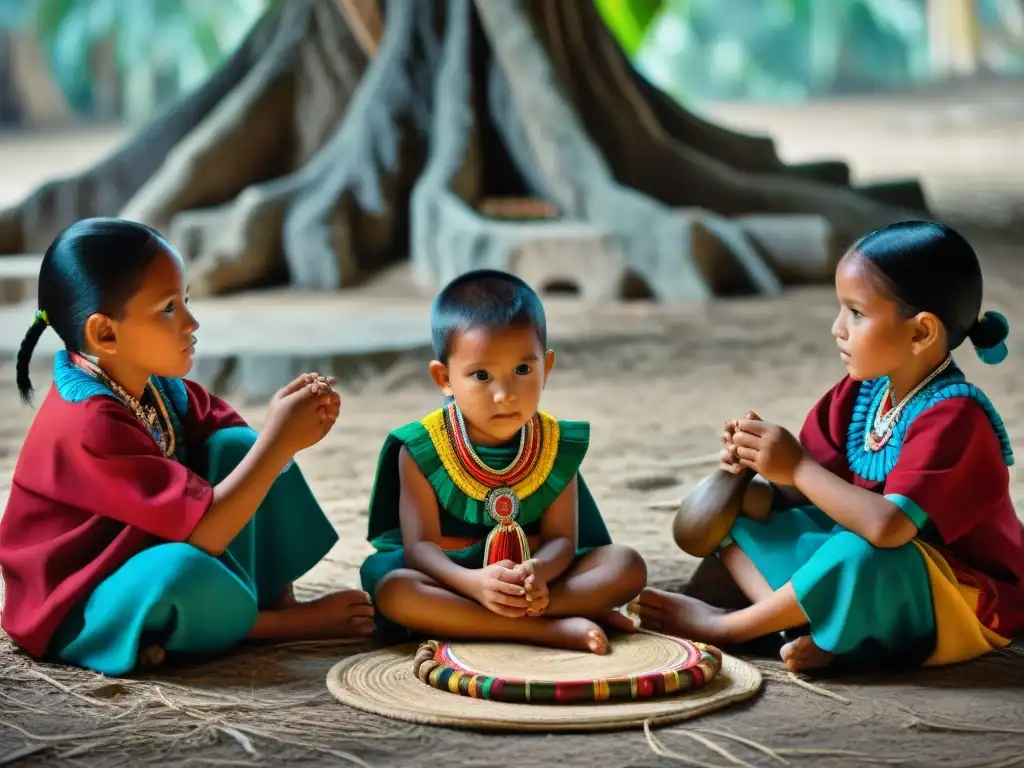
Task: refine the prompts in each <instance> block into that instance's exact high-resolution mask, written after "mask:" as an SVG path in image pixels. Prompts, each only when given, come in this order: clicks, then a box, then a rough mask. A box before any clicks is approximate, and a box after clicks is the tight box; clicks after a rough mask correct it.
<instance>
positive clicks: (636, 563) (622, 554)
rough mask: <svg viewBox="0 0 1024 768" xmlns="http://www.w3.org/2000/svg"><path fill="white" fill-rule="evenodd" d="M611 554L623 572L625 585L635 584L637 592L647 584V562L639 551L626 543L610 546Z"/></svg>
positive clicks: (620, 571)
mask: <svg viewBox="0 0 1024 768" xmlns="http://www.w3.org/2000/svg"><path fill="white" fill-rule="evenodd" d="M609 549H610V550H611V552H610V555H611V557H612V558H613V562H615V564H616V567H617V568H616V569H617V570H618V571H619V573H620V574H621V577H622V580H623V585H626V584H629V585H631V586H633V585H635V586H636V590H637V592H639V591H640V590H642V589H643V588H644V587H646V586H647V562H646V561H645V560H644V559H643V557H642V556H641V555H640V553H639V552H637V551H636V550H635V549H633V548H632V547H627V546H626V545H625V544H612V545H610V546H609Z"/></svg>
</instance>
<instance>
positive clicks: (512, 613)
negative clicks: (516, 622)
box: [474, 560, 530, 619]
mask: <svg viewBox="0 0 1024 768" xmlns="http://www.w3.org/2000/svg"><path fill="white" fill-rule="evenodd" d="M476 580H477V581H476V594H475V595H474V597H475V598H476V601H477V602H478V603H480V604H481V605H482V606H483V607H484V608H486V609H487V610H489V611H491V612H493V613H496V614H498V615H499V616H508V617H510V618H513V619H518V618H520V617H522V616H525V615H526V610H527V609H528V608H529V607H530V601H529V600H527V599H526V588H525V587H524V586H523V574H522V573H521V572H520V571H518V570H516V569H515V563H513V562H512V561H511V560H502V561H500V562H497V563H492V564H491V565H488V566H487V567H485V568H481V569H480V570H479V571H477V572H476Z"/></svg>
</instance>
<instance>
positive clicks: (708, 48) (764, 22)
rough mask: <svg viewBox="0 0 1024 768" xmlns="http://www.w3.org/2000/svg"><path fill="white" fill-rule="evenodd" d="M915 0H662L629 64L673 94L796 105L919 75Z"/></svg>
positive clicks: (921, 42)
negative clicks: (841, 90)
mask: <svg viewBox="0 0 1024 768" xmlns="http://www.w3.org/2000/svg"><path fill="white" fill-rule="evenodd" d="M924 10H925V9H924V2H923V0H728V2H723V1H722V0H665V4H664V6H663V8H662V11H661V13H660V14H659V15H658V17H657V18H656V19H655V20H654V21H653V22H652V26H651V29H650V31H649V33H648V35H647V37H646V38H645V42H644V44H643V46H641V48H640V49H639V50H638V51H637V54H636V57H635V60H636V63H637V65H638V66H639V67H640V68H641V69H643V70H644V71H645V72H647V73H648V74H649V75H650V76H651V77H652V79H653V80H655V82H657V83H658V84H659V85H660V86H661V87H662V88H665V89H666V90H668V91H670V92H672V93H673V94H674V95H675V96H676V97H677V98H741V99H742V98H755V99H758V98H760V99H770V100H800V99H803V98H806V97H808V96H812V95H818V94H821V93H829V92H833V91H834V90H835V89H836V88H842V87H878V86H889V85H899V84H908V83H912V82H917V81H920V80H921V79H922V78H924V77H926V76H927V40H926V37H925V17H924Z"/></svg>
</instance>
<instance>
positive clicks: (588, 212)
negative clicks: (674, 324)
mask: <svg viewBox="0 0 1024 768" xmlns="http://www.w3.org/2000/svg"><path fill="white" fill-rule="evenodd" d="M282 6H283V8H282V9H281V10H279V11H277V12H274V13H271V14H270V15H268V16H267V17H266V18H265V19H263V20H262V22H261V23H260V24H259V25H258V26H257V27H256V29H255V30H254V31H253V32H252V33H251V34H250V36H249V37H248V38H247V40H246V41H245V42H244V43H243V45H242V46H241V47H240V49H239V50H238V51H237V52H236V53H235V54H234V55H233V56H232V57H231V58H230V59H229V60H228V61H227V62H226V63H225V65H224V66H223V67H222V68H221V70H220V71H219V72H217V73H216V74H215V75H214V76H213V77H212V78H211V79H210V80H209V82H207V83H206V85H205V86H204V87H203V88H201V89H199V90H198V91H197V92H195V93H194V94H191V95H189V96H188V97H186V98H184V99H183V100H182V101H181V102H180V103H179V104H177V105H176V106H175V107H174V108H172V109H171V110H170V111H169V112H168V114H166V115H165V116H163V117H161V118H159V119H157V120H155V121H154V122H153V123H152V125H150V126H149V127H148V128H147V129H145V130H144V131H142V132H141V133H139V134H138V135H137V136H135V137H134V138H133V139H132V140H131V141H130V142H128V143H127V144H126V145H125V146H124V147H122V148H121V149H120V150H119V151H118V152H116V153H114V154H113V155H112V156H111V157H109V158H107V159H106V160H104V161H103V162H101V163H100V164H98V165H97V166H96V167H95V168H93V169H91V170H89V171H87V172H85V173H83V174H81V175H79V176H75V177H72V178H68V179H63V180H59V181H54V182H51V183H49V184H46V185H44V186H43V187H41V188H40V189H38V190H36V192H35V193H33V194H32V195H30V196H29V197H28V198H27V199H26V200H25V201H23V202H22V203H21V204H20V205H19V206H17V207H15V208H13V209H10V210H8V211H6V212H3V213H2V214H0V253H19V252H25V251H41V250H43V249H44V248H45V247H46V245H47V244H48V242H49V241H50V240H51V239H52V238H53V237H54V235H55V234H56V233H57V232H58V231H59V230H60V229H62V228H63V227H65V226H67V225H68V224H70V223H71V222H72V221H74V220H75V219H78V218H81V217H84V216H92V215H121V216H124V217H126V218H131V219H135V220H139V221H144V222H146V223H148V224H151V225H153V226H155V227H157V228H158V229H161V230H162V231H164V232H165V233H166V234H167V235H168V237H169V239H170V240H171V241H172V242H173V243H174V244H175V245H176V246H177V247H178V248H179V249H180V250H181V251H182V253H183V254H184V256H185V257H186V258H187V259H188V261H189V262H190V271H191V278H192V283H193V286H194V290H195V291H196V292H197V293H220V292H224V291H229V290H236V289H243V288H247V287H254V286H257V285H263V284H267V283H280V282H289V283H291V284H294V285H298V286H302V287H306V288H312V289H322V290H332V289H338V288H341V287H343V286H347V285H352V284H355V283H357V282H359V281H361V280H363V279H366V278H367V277H370V276H372V275H373V273H374V272H376V271H377V270H379V269H380V268H382V267H383V266H384V265H386V264H388V263H389V262H391V261H393V260H395V259H399V258H405V257H406V256H411V258H412V260H413V264H414V267H415V274H416V275H417V277H418V279H419V280H420V282H421V283H422V284H423V286H424V288H425V289H428V290H431V289H434V288H436V287H437V286H438V285H439V284H440V283H441V282H443V281H445V280H448V279H450V278H451V277H453V276H454V275H456V274H459V273H460V272H463V271H465V270H467V269H472V268H475V267H478V266H483V265H489V266H494V267H499V268H505V269H509V270H512V271H516V272H518V273H520V274H522V275H523V276H524V277H526V278H527V279H529V280H531V281H532V282H534V283H537V284H538V285H539V286H540V287H542V288H543V287H545V286H550V285H553V284H558V285H561V284H563V283H565V282H569V283H571V284H573V285H575V286H576V287H577V288H578V289H579V290H580V292H581V293H583V294H584V295H590V296H596V297H601V296H609V295H614V294H617V293H622V292H623V291H626V290H629V289H628V286H630V285H635V283H636V282H637V279H639V281H640V282H641V283H643V284H646V286H647V290H648V292H649V293H651V294H653V295H654V296H656V297H658V298H662V299H693V298H698V299H699V298H706V297H709V296H712V295H715V294H719V293H724V292H731V291H747V292H749V291H756V292H767V293H771V292H775V291H778V290H780V288H781V286H782V285H783V284H785V283H789V282H794V281H806V280H811V281H814V280H823V279H826V278H828V276H829V275H830V272H831V270H832V268H833V265H834V262H835V259H836V257H837V255H838V254H839V253H840V251H841V250H842V248H843V246H844V245H845V244H846V243H847V242H849V241H850V239H852V238H853V237H855V236H857V235H859V234H861V233H863V232H865V231H867V230H868V229H871V228H873V227H876V226H879V225H881V224H884V223H887V222H890V221H894V220H897V219H899V218H904V217H906V216H909V215H913V214H914V213H915V212H917V213H920V212H921V211H922V210H923V209H924V208H925V205H924V200H923V195H922V193H921V190H920V187H919V186H918V185H916V183H913V182H908V183H902V184H897V185H890V186H888V187H885V188H881V189H865V190H856V189H853V188H851V187H850V186H849V172H848V170H847V168H846V166H845V165H843V164H842V163H834V162H832V163H817V164H811V165H807V166H801V167H788V166H786V165H785V164H783V163H782V162H781V161H780V160H779V158H778V156H777V155H776V153H775V150H774V147H773V144H772V142H771V140H770V139H768V138H764V137H752V136H745V135H742V134H739V133H736V132H733V131H730V130H727V129H725V128H723V127H719V126H716V125H714V124H712V123H709V122H708V121H706V120H704V119H702V118H700V117H698V116H696V115H694V114H692V113H690V112H689V111H687V110H686V109H684V108H683V107H681V106H679V105H678V104H676V103H675V102H673V101H672V100H671V99H669V98H668V97H667V96H666V95H665V94H663V93H662V92H661V91H659V90H658V89H656V88H655V87H654V86H652V85H651V84H650V83H649V82H647V81H646V80H644V79H643V78H642V77H641V76H640V75H639V74H638V73H637V72H636V71H635V70H634V69H633V67H632V66H631V65H630V63H629V61H628V59H627V58H626V57H625V55H624V54H623V52H622V51H621V49H620V48H619V47H618V45H617V44H616V43H615V41H614V38H613V37H612V36H611V35H610V34H609V32H608V31H607V29H606V28H605V27H604V25H603V23H602V21H601V19H600V15H599V14H598V12H597V10H596V9H595V8H594V7H593V5H592V3H591V2H589V0H580V2H551V1H550V0H503V1H502V2H493V1H492V0H475V2H474V0H434V1H433V2H427V0H417V2H391V3H388V4H387V5H386V8H385V7H384V6H383V5H382V4H381V3H380V1H379V0H289V2H288V3H285V4H282ZM382 8H385V10H384V11H383V12H382Z"/></svg>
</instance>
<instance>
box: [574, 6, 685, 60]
mask: <svg viewBox="0 0 1024 768" xmlns="http://www.w3.org/2000/svg"><path fill="white" fill-rule="evenodd" d="M581 2H586V0H581ZM594 2H595V3H596V4H597V10H598V11H599V12H600V14H601V18H603V19H604V23H605V24H607V25H608V28H609V29H610V30H611V31H612V34H613V35H615V37H616V39H617V40H618V41H619V45H621V46H622V48H623V50H625V51H626V53H627V54H628V55H629V56H635V55H636V53H637V52H638V51H639V50H640V46H642V45H643V43H644V40H645V38H646V37H647V32H648V30H649V29H650V28H651V24H652V23H653V22H654V20H655V19H656V18H657V16H658V14H659V13H661V11H662V8H663V7H664V6H665V2H666V0H594Z"/></svg>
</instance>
